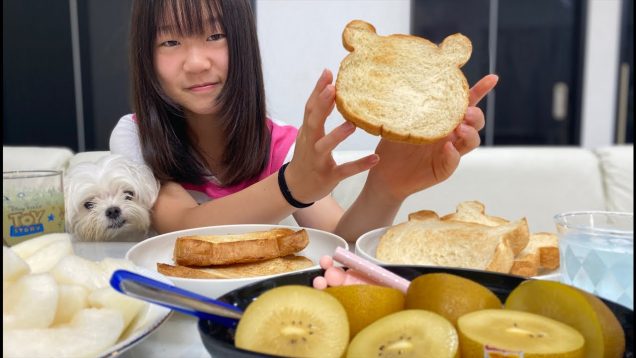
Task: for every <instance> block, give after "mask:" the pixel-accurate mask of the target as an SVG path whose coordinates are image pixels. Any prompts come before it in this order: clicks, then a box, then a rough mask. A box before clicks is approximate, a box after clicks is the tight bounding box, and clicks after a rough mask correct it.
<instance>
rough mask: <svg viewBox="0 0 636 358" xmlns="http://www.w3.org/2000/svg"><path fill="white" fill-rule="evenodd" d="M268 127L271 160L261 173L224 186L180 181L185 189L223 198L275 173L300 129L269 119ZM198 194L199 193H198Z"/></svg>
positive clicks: (210, 182) (212, 183) (211, 182)
mask: <svg viewBox="0 0 636 358" xmlns="http://www.w3.org/2000/svg"><path fill="white" fill-rule="evenodd" d="M267 127H268V128H269V130H270V132H271V134H272V142H271V145H270V148H269V161H268V162H267V166H266V167H265V169H264V170H263V171H262V172H261V173H260V174H259V176H258V177H256V178H254V179H250V180H246V181H244V182H241V183H238V184H235V185H232V186H227V187H222V186H219V185H218V184H216V183H215V182H214V181H211V180H210V181H208V182H207V183H205V184H203V185H195V184H190V183H180V184H181V185H182V186H183V188H184V189H186V190H188V191H189V192H190V193H191V194H194V193H193V192H198V193H201V194H204V195H205V196H207V197H208V198H210V199H217V198H222V197H224V196H226V195H230V194H233V193H236V192H237V191H241V190H243V189H245V188H247V187H248V186H250V185H252V184H254V183H257V182H259V181H261V180H263V179H265V178H266V177H268V176H270V175H271V174H273V173H275V172H277V171H278V169H280V167H282V166H283V164H285V163H284V161H285V158H286V157H287V154H288V152H289V150H290V148H291V147H292V145H293V144H294V142H295V141H296V134H297V133H298V129H296V128H295V127H293V126H290V125H282V124H277V123H274V122H273V121H272V120H270V119H268V120H267ZM197 196H198V195H197Z"/></svg>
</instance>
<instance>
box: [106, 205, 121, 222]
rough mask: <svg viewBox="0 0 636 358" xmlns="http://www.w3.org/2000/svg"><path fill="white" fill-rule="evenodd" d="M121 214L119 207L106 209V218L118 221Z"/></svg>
mask: <svg viewBox="0 0 636 358" xmlns="http://www.w3.org/2000/svg"><path fill="white" fill-rule="evenodd" d="M120 214H121V209H120V208H119V207H117V206H111V207H110V208H108V209H106V216H107V217H108V218H110V219H117V218H118V217H119V215H120Z"/></svg>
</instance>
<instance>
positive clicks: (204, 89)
mask: <svg viewBox="0 0 636 358" xmlns="http://www.w3.org/2000/svg"><path fill="white" fill-rule="evenodd" d="M219 85H220V82H205V83H200V84H196V85H193V86H190V87H187V88H186V89H187V90H189V91H191V92H194V93H208V92H212V91H214V90H216V89H217V88H218V87H219Z"/></svg>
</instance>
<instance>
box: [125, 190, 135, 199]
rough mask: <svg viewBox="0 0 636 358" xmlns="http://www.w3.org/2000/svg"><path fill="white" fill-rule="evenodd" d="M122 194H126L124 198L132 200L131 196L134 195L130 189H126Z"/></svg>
mask: <svg viewBox="0 0 636 358" xmlns="http://www.w3.org/2000/svg"><path fill="white" fill-rule="evenodd" d="M124 194H125V195H126V197H125V199H126V200H133V197H134V196H135V193H133V192H132V191H130V190H126V191H125V192H124Z"/></svg>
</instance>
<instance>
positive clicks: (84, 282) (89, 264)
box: [51, 255, 110, 291]
mask: <svg viewBox="0 0 636 358" xmlns="http://www.w3.org/2000/svg"><path fill="white" fill-rule="evenodd" d="M51 274H52V275H53V277H55V280H56V281H57V282H58V283H63V284H67V285H80V286H83V287H85V288H86V289H87V290H89V291H93V290H96V289H98V288H102V287H106V286H108V285H109V280H110V276H107V275H106V272H105V271H104V269H103V268H102V267H101V266H100V265H98V264H97V263H96V262H93V261H90V260H87V259H85V258H82V257H79V256H76V255H69V256H66V257H64V258H62V259H61V260H60V262H58V263H57V265H55V267H53V269H52V270H51Z"/></svg>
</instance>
